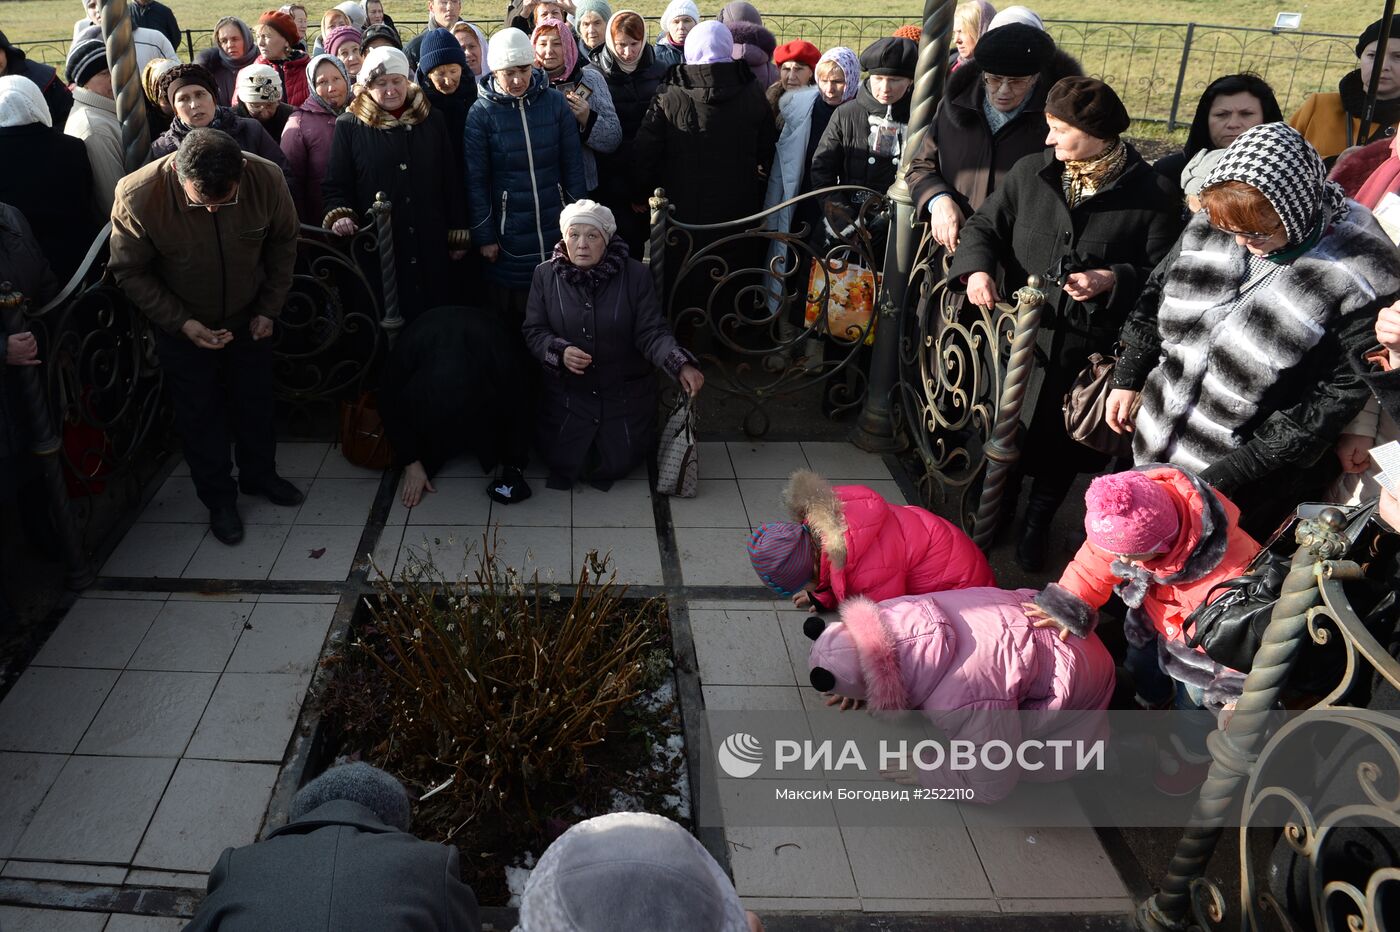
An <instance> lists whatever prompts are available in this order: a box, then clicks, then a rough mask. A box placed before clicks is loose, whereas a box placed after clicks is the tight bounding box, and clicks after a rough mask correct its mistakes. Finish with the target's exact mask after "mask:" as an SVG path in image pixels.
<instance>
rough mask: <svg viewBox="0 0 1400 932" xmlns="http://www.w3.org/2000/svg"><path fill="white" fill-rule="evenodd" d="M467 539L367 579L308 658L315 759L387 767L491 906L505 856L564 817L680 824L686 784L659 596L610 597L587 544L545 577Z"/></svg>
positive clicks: (421, 822) (607, 579)
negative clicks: (365, 592) (320, 682)
mask: <svg viewBox="0 0 1400 932" xmlns="http://www.w3.org/2000/svg"><path fill="white" fill-rule="evenodd" d="M477 549H478V550H479V555H478V556H477V558H476V563H477V566H476V569H475V571H474V572H473V573H472V578H470V579H462V578H456V579H451V578H448V577H447V576H446V575H445V574H444V573H442V572H441V571H439V570H438V568H437V567H435V566H434V565H433V564H432V563H431V562H421V561H420V562H411V563H410V565H409V566H408V567H406V568H405V569H404V571H403V572H402V573H401V574H399V576H398V577H397V578H395V579H393V580H389V579H385V578H382V577H381V579H380V580H379V582H378V583H377V584H376V590H377V592H376V595H375V596H374V597H372V598H371V597H366V598H365V599H364V600H362V602H361V605H360V609H359V611H358V612H357V617H356V619H355V622H354V623H353V624H352V628H351V632H350V636H349V638H348V639H347V644H346V646H345V647H344V648H342V649H341V650H339V651H337V652H336V653H334V654H332V655H330V656H328V657H327V658H326V660H325V661H323V664H324V665H325V666H326V667H328V668H329V672H331V673H332V674H333V676H332V677H331V679H330V682H329V685H328V687H327V690H326V692H325V695H324V698H323V710H322V715H323V720H324V725H325V727H326V728H327V729H328V735H329V737H330V742H329V746H330V752H329V753H328V754H327V755H326V756H327V757H328V758H329V757H335V758H336V759H350V760H366V761H369V762H371V763H373V764H375V765H377V766H380V767H383V768H384V769H386V770H388V771H389V772H390V773H393V774H395V775H396V776H398V777H399V778H400V779H401V780H402V781H403V782H404V784H405V785H406V786H407V787H408V790H409V794H410V795H411V796H412V797H414V798H415V799H416V800H417V802H416V803H415V809H414V832H415V833H416V834H417V835H419V836H420V837H422V838H427V839H430V840H434V841H441V842H444V843H447V844H454V845H456V846H457V847H458V849H459V850H460V852H461V855H462V876H463V879H464V880H466V881H467V882H468V883H470V884H471V885H472V887H473V889H474V890H475V891H476V894H477V897H478V899H480V901H481V902H482V903H483V904H484V905H504V904H505V903H506V901H507V898H508V897H509V895H510V894H509V890H508V888H507V883H506V873H507V870H506V869H507V868H509V867H513V866H518V865H520V864H524V865H526V866H528V865H530V864H532V863H533V860H532V858H533V856H534V855H538V854H539V853H541V852H542V851H543V850H544V848H545V847H547V846H548V844H549V842H550V841H552V840H553V839H554V838H555V837H557V836H558V835H559V834H560V833H562V832H563V831H564V830H565V829H566V828H567V827H568V826H569V825H572V824H573V823H575V822H577V821H580V820H582V819H585V818H589V817H591V816H595V815H600V814H602V813H606V812H612V811H616V810H618V809H641V810H646V811H648V812H658V813H661V814H663V815H667V816H670V817H672V818H675V819H677V820H678V821H681V822H683V823H685V822H686V821H688V817H689V809H690V806H689V792H688V785H687V779H686V773H685V754H684V744H683V740H682V737H681V719H680V712H679V709H678V708H677V706H676V703H675V700H674V696H675V689H674V679H673V673H672V664H671V650H670V635H669V629H668V624H667V617H666V606H665V603H664V602H662V601H660V600H657V599H649V600H645V601H641V600H635V599H627V598H626V589H625V587H623V586H619V585H617V584H616V582H615V579H614V577H613V574H612V573H611V571H610V569H609V567H608V565H607V563H606V560H605V559H600V558H599V557H598V556H597V554H596V553H590V554H589V555H588V557H587V559H586V560H585V562H584V565H583V566H582V567H580V568H579V571H578V576H577V579H576V580H575V582H574V583H573V584H572V585H571V586H569V587H567V588H566V589H561V588H560V587H557V586H554V585H552V584H547V583H541V582H540V581H539V580H538V579H537V578H532V579H529V580H526V579H524V578H523V577H522V576H521V575H520V573H519V572H518V571H516V570H515V569H514V568H512V567H505V566H502V565H501V563H500V561H498V560H497V558H496V556H495V548H494V542H493V541H491V540H489V539H488V540H485V541H483V542H482V544H481V546H480V547H479V548H477ZM517 878H518V874H517Z"/></svg>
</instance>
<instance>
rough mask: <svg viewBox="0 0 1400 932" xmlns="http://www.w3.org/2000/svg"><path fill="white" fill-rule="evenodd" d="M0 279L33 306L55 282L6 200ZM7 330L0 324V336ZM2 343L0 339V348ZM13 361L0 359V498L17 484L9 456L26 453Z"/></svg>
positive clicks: (0, 216) (19, 466) (1, 208)
mask: <svg viewBox="0 0 1400 932" xmlns="http://www.w3.org/2000/svg"><path fill="white" fill-rule="evenodd" d="M0 282H9V283H10V286H11V287H12V288H14V290H15V291H17V292H19V293H20V294H22V295H24V296H25V298H26V299H27V300H28V302H29V307H30V308H31V309H32V310H35V311H37V310H38V309H39V308H41V307H43V306H44V305H45V304H46V303H47V302H48V301H49V300H51V299H52V298H53V297H54V295H56V294H58V289H59V282H58V279H56V278H54V275H53V272H52V271H51V270H50V269H49V264H48V262H47V261H45V259H44V254H43V253H42V252H40V251H39V243H38V241H37V240H35V238H34V232H33V230H31V229H30V227H29V223H28V222H27V221H26V220H25V219H24V214H22V213H20V212H19V211H18V210H17V209H16V208H14V207H11V206H10V205H8V204H0ZM8 336H9V333H8V332H7V331H5V330H3V329H0V341H3V340H4V339H5V338H6V337H8ZM3 352H4V343H3V342H0V353H3ZM23 371H24V370H23V369H22V368H21V367H19V366H7V365H5V364H3V363H0V499H5V498H8V497H9V494H10V493H12V492H14V491H15V489H16V488H18V481H17V476H18V475H19V474H21V473H22V472H23V467H24V464H23V463H21V462H15V461H13V460H12V458H13V457H21V458H31V457H29V447H30V445H29V437H30V431H29V410H28V409H27V408H26V407H25V404H24V395H23V392H22V391H21V386H20V376H21V373H22V372H23Z"/></svg>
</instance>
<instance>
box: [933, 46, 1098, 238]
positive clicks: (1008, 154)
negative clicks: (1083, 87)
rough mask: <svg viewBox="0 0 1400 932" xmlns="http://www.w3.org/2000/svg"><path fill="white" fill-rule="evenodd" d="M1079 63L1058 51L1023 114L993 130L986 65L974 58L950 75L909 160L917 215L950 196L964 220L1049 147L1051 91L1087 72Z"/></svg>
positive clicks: (1026, 102)
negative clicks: (942, 196)
mask: <svg viewBox="0 0 1400 932" xmlns="http://www.w3.org/2000/svg"><path fill="white" fill-rule="evenodd" d="M1083 73H1084V71H1083V69H1082V68H1080V67H1079V62H1077V61H1075V60H1074V59H1073V58H1071V57H1070V56H1069V55H1066V54H1065V53H1064V52H1056V53H1055V55H1054V56H1053V57H1052V58H1051V61H1050V64H1049V65H1048V66H1046V68H1045V69H1044V70H1043V71H1042V72H1041V74H1040V76H1039V78H1038V80H1037V82H1036V86H1035V87H1034V88H1033V89H1032V90H1031V92H1030V96H1029V97H1027V99H1026V101H1025V103H1024V105H1023V106H1022V107H1021V112H1019V113H1017V114H1016V115H1015V116H1014V117H1012V118H1011V119H1010V120H1008V121H1007V123H1006V125H1005V126H1003V127H1002V128H1001V129H999V130H997V132H996V134H995V135H993V134H992V130H991V127H990V126H988V125H987V117H986V115H985V114H984V113H983V112H982V103H983V101H985V100H986V99H987V90H986V86H985V85H984V84H983V83H982V74H983V72H982V69H981V68H979V67H978V66H977V63H976V61H972V62H968V63H967V64H965V65H963V66H962V67H960V68H959V69H958V70H957V71H955V72H953V76H952V77H951V78H949V79H948V91H947V93H946V95H945V96H944V98H943V100H941V101H939V104H938V109H937V110H936V111H935V112H934V114H933V124H932V125H931V126H930V127H929V130H928V132H926V133H924V135H923V139H922V140H921V141H920V143H919V150H918V152H916V153H915V154H914V160H913V161H912V162H911V163H910V164H909V176H908V178H907V179H906V180H907V181H908V183H909V190H910V193H912V194H913V195H914V211H915V214H916V215H917V216H918V217H920V218H922V217H924V216H925V215H926V214H927V213H928V204H929V201H931V200H933V198H934V197H935V196H937V195H939V194H947V195H948V196H950V197H951V198H952V199H953V203H955V204H957V205H958V209H959V210H961V211H962V214H963V218H964V219H966V218H967V217H970V216H972V212H973V211H975V210H976V209H977V208H979V207H981V206H982V204H983V203H985V202H986V200H987V198H988V197H990V196H991V193H992V192H993V191H995V190H996V188H997V186H998V185H999V184H1001V180H1002V179H1003V178H1005V177H1006V173H1007V172H1009V171H1011V169H1012V168H1013V167H1015V165H1016V163H1017V162H1019V161H1020V160H1021V159H1023V158H1025V157H1026V156H1028V155H1034V154H1035V153H1038V152H1043V151H1044V150H1045V136H1046V134H1047V133H1048V132H1049V130H1048V128H1047V127H1046V125H1045V95H1046V94H1048V93H1049V92H1050V88H1052V87H1054V86H1055V82H1056V81H1059V80H1060V79H1061V78H1064V77H1068V76H1070V75H1079V74H1083Z"/></svg>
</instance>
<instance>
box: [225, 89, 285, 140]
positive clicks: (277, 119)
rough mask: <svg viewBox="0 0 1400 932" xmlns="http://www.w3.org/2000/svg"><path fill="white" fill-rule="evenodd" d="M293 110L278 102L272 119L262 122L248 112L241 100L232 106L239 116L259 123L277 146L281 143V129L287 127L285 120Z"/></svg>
mask: <svg viewBox="0 0 1400 932" xmlns="http://www.w3.org/2000/svg"><path fill="white" fill-rule="evenodd" d="M294 110H295V108H294V107H292V106H291V105H290V104H281V103H279V104H278V105H277V112H276V113H274V114H273V115H272V119H270V120H268V121H267V122H265V123H264V122H263V121H262V120H259V119H258V118H257V117H255V116H253V115H252V114H251V113H249V112H248V105H247V104H245V103H243V101H241V100H240V101H239V102H238V106H237V107H234V108H233V112H234V113H236V114H238V115H239V116H241V117H242V118H243V119H245V120H252V121H253V122H255V123H258V124H260V125H261V126H262V128H263V130H264V131H266V132H267V134H268V135H269V136H271V137H272V141H273V142H275V143H277V144H278V147H279V148H280V147H281V144H282V130H284V129H286V128H287V120H288V118H289V117H291V115H292V113H293V111H294Z"/></svg>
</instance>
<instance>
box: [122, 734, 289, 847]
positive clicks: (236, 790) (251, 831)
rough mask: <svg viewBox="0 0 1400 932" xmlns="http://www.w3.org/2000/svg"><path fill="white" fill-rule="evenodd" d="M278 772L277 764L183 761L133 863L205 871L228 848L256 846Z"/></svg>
mask: <svg viewBox="0 0 1400 932" xmlns="http://www.w3.org/2000/svg"><path fill="white" fill-rule="evenodd" d="M277 770H278V768H277V766H276V765H274V764H243V763H233V762H228V761H211V760H182V761H180V764H179V766H178V767H176V768H175V775H174V776H173V777H172V778H171V780H170V785H169V787H167V788H166V790H165V795H164V796H163V797H162V798H161V801H160V805H159V806H158V807H157V808H156V813H155V816H154V817H153V818H152V819H151V824H150V827H149V828H147V829H146V836H145V838H143V839H142V841H141V847H140V849H139V850H138V851H137V852H136V858H135V860H134V861H132V864H133V865H134V866H136V867H140V868H151V869H157V870H178V871H206V870H209V869H210V868H212V867H213V866H214V864H215V863H216V862H217V861H218V859H219V855H220V854H221V853H222V852H223V850H224V849H225V848H227V847H230V846H233V847H237V846H239V845H246V844H251V843H252V842H253V841H255V840H256V838H257V834H258V828H259V827H260V826H261V825H262V821H263V815H264V813H265V812H266V811H267V803H268V799H269V798H270V797H271V796H272V785H273V784H274V783H275V782H276V780H277Z"/></svg>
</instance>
